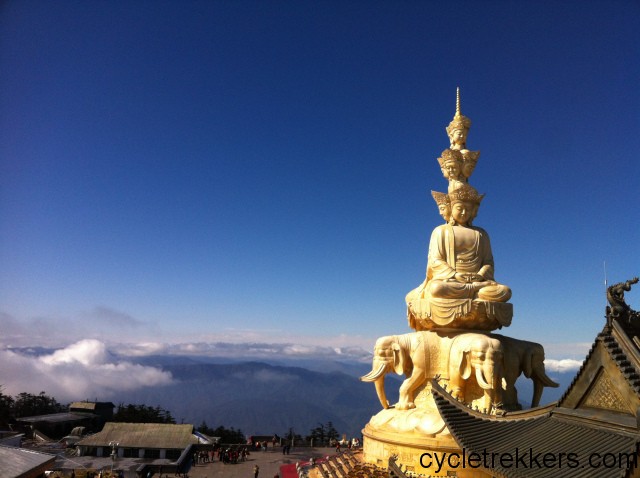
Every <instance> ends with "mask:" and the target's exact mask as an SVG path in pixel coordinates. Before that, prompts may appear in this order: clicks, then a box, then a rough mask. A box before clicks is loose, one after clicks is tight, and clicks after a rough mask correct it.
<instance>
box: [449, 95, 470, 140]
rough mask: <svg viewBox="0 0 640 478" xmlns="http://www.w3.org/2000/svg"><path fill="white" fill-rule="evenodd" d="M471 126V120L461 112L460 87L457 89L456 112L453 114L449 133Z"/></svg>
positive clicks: (467, 128)
mask: <svg viewBox="0 0 640 478" xmlns="http://www.w3.org/2000/svg"><path fill="white" fill-rule="evenodd" d="M469 128H471V120H470V119H469V118H467V117H466V116H464V115H463V114H462V113H461V112H460V88H458V89H457V90H456V114H455V115H454V116H453V119H452V120H451V123H449V126H447V134H448V135H450V134H451V133H452V132H454V131H455V130H457V129H464V130H467V131H468V130H469Z"/></svg>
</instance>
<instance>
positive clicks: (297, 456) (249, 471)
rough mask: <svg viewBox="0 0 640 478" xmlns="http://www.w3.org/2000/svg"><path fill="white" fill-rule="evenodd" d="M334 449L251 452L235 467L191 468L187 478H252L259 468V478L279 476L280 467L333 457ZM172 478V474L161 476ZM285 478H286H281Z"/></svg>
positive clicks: (209, 465)
mask: <svg viewBox="0 0 640 478" xmlns="http://www.w3.org/2000/svg"><path fill="white" fill-rule="evenodd" d="M334 453H335V450H334V448H294V449H292V450H291V453H290V454H289V455H283V454H282V451H281V449H280V448H276V449H275V450H271V449H269V451H266V452H265V451H253V452H251V455H249V458H248V460H247V461H244V462H240V463H238V464H237V465H225V464H223V463H221V462H219V461H214V462H213V463H205V464H202V465H197V466H193V467H191V470H190V471H189V478H218V477H225V478H253V467H254V466H255V465H258V466H259V467H260V474H259V478H273V477H274V476H280V474H279V473H280V466H281V465H288V464H291V465H295V464H296V462H308V461H309V459H310V458H314V459H316V460H317V459H318V458H321V457H326V456H327V455H333V454H334ZM165 476H166V477H167V478H174V477H173V473H171V474H168V475H163V478H164V477H165ZM281 478H286V477H281Z"/></svg>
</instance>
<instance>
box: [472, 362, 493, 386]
mask: <svg viewBox="0 0 640 478" xmlns="http://www.w3.org/2000/svg"><path fill="white" fill-rule="evenodd" d="M475 368H476V380H477V381H478V385H480V386H481V387H482V388H483V389H485V390H489V389H490V388H492V386H491V384H490V383H489V382H490V381H491V380H492V378H491V377H489V380H487V379H486V378H485V376H484V373H483V371H482V368H481V367H480V366H479V365H477V366H476V367H475Z"/></svg>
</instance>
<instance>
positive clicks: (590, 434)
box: [432, 312, 640, 478]
mask: <svg viewBox="0 0 640 478" xmlns="http://www.w3.org/2000/svg"><path fill="white" fill-rule="evenodd" d="M630 315H631V317H633V315H632V314H630ZM609 316H611V312H609ZM625 320H627V319H625ZM633 320H634V321H635V326H633V325H632V324H633V323H632V324H630V325H631V326H625V325H624V322H623V321H620V320H616V319H613V320H611V317H610V320H609V324H608V325H606V326H605V327H604V329H603V330H602V332H601V333H600V334H599V335H598V336H597V337H596V339H595V341H594V343H593V345H592V347H591V350H590V351H589V354H588V355H587V358H586V359H585V360H584V362H583V364H582V367H581V368H580V370H579V371H578V373H577V375H576V377H575V378H574V379H573V382H572V383H571V385H570V386H569V388H568V389H567V391H566V392H565V393H564V395H563V396H562V397H561V398H560V400H559V401H558V402H556V403H552V404H551V405H548V406H545V407H538V408H534V409H530V410H526V411H517V412H506V413H504V414H501V415H486V414H484V413H480V412H478V411H474V410H472V409H470V408H469V407H467V406H466V405H464V404H462V403H460V402H458V401H457V400H456V399H455V398H453V397H452V396H451V394H450V393H449V392H448V391H447V390H446V389H445V388H443V387H442V386H440V385H439V384H437V383H433V384H432V393H433V396H434V399H435V402H436V404H437V406H438V410H439V411H440V414H441V415H442V417H443V419H444V421H445V423H446V425H447V428H448V429H449V431H450V432H451V435H452V436H453V437H454V438H455V440H456V442H457V443H458V445H459V446H460V448H461V449H462V450H464V451H465V454H466V458H467V460H468V458H469V456H470V455H471V454H474V457H478V460H476V461H475V465H477V466H476V468H484V469H486V470H487V471H488V472H489V473H491V476H496V477H505V478H507V477H508V478H511V477H514V478H515V477H557V476H563V477H564V476H566V477H572V476H575V477H594V478H595V477H638V476H640V469H639V468H638V462H639V460H640V455H639V450H640V338H639V335H638V329H640V317H639V316H638V313H637V312H636V313H635V319H633ZM460 466H462V465H460ZM466 466H469V463H468V462H467V463H466Z"/></svg>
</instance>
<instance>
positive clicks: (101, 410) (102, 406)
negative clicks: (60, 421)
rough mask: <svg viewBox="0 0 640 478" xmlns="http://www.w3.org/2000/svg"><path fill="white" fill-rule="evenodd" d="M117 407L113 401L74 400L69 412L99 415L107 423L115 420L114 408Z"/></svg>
mask: <svg viewBox="0 0 640 478" xmlns="http://www.w3.org/2000/svg"><path fill="white" fill-rule="evenodd" d="M115 407H116V406H115V405H114V404H113V403H111V402H88V401H84V402H73V403H71V404H70V405H69V412H71V413H91V414H93V415H98V416H100V417H102V419H103V420H104V422H105V423H106V422H109V421H111V420H113V409H114V408H115Z"/></svg>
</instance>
